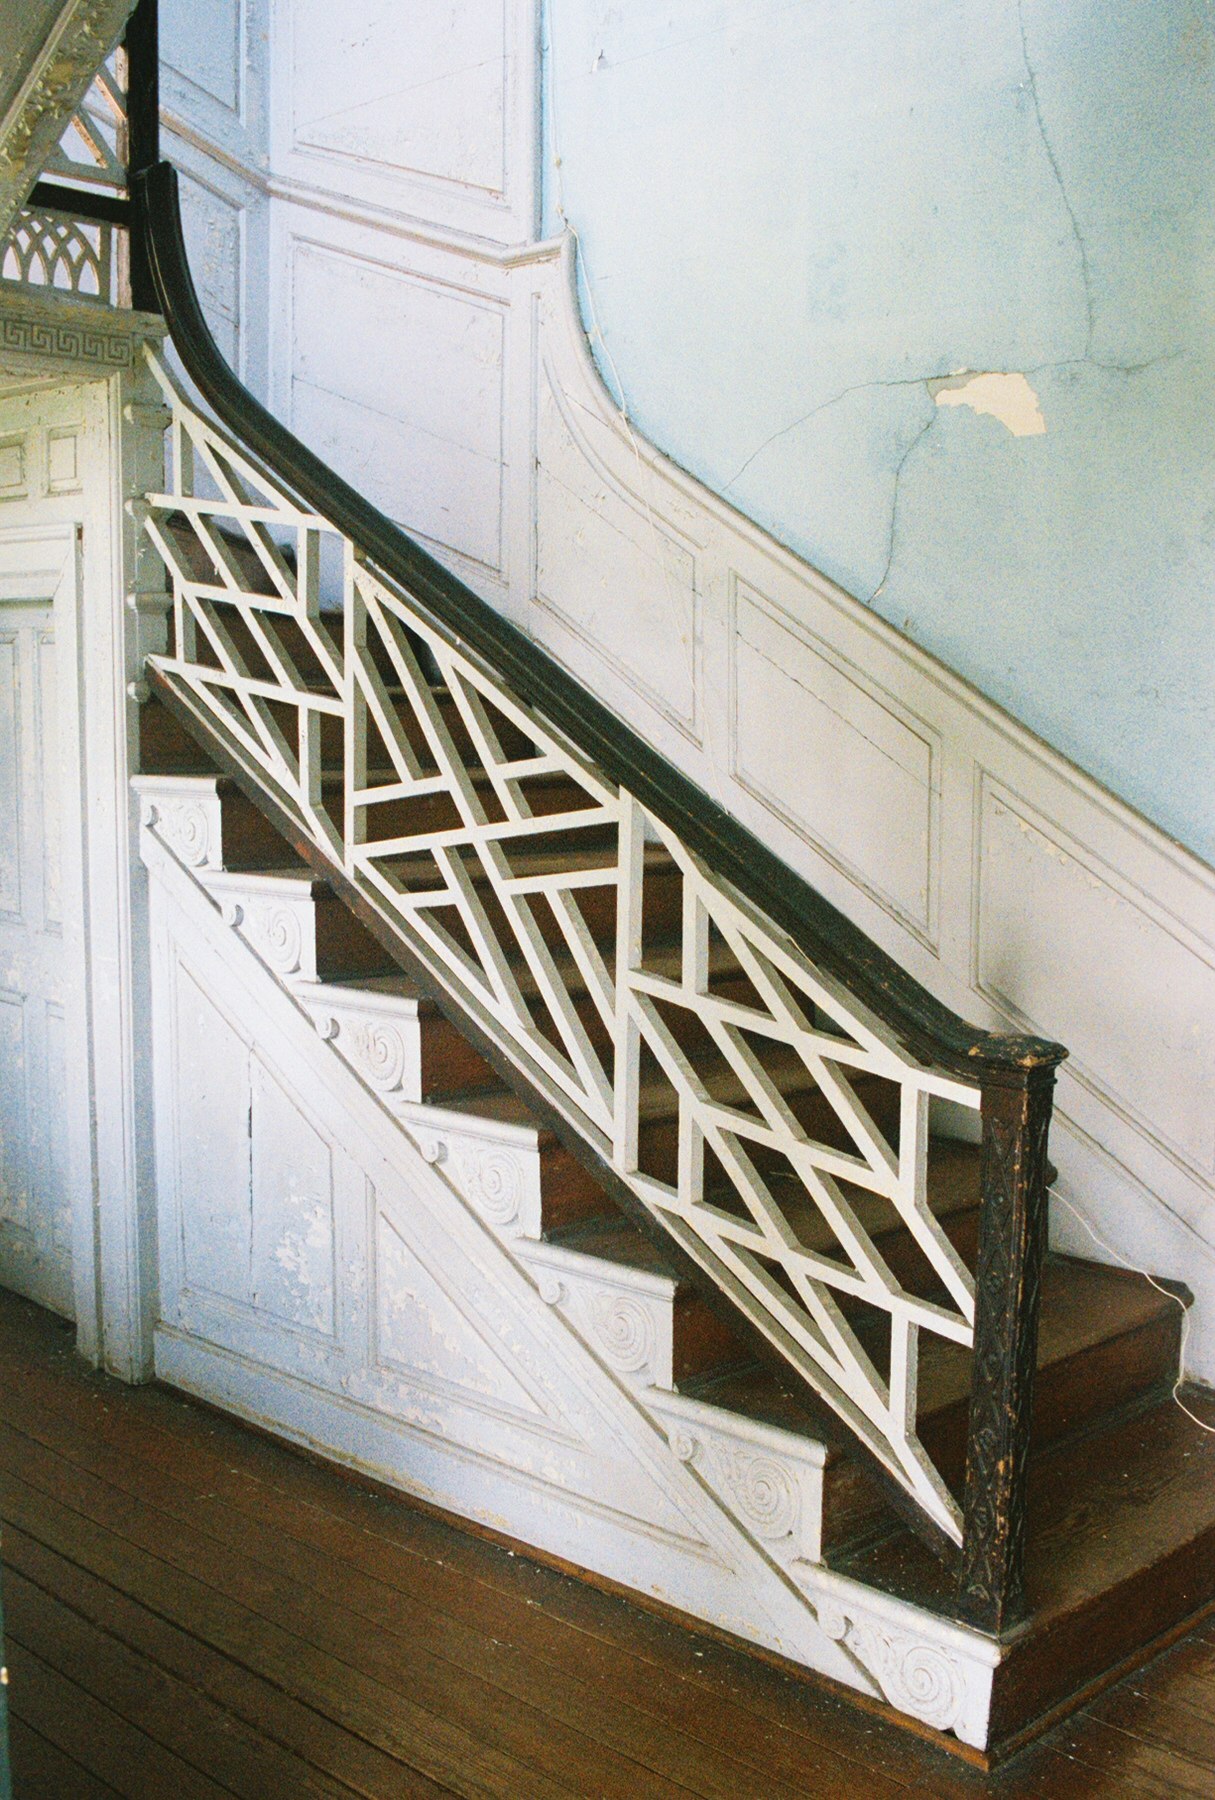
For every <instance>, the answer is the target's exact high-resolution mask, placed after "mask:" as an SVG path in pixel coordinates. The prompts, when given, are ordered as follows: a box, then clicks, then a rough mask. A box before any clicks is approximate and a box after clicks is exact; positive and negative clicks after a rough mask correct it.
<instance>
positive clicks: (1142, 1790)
mask: <svg viewBox="0 0 1215 1800" xmlns="http://www.w3.org/2000/svg"><path fill="white" fill-rule="evenodd" d="M71 1345H72V1338H71V1333H70V1331H69V1329H68V1328H67V1327H66V1326H64V1325H62V1324H61V1323H60V1322H59V1321H57V1320H53V1319H52V1318H50V1316H49V1315H48V1314H46V1313H43V1312H40V1311H39V1310H38V1309H37V1308H35V1307H32V1306H29V1305H27V1304H26V1303H25V1302H22V1301H16V1300H14V1299H12V1298H11V1297H10V1296H0V1365H2V1367H0V1494H2V1508H0V1510H2V1513H3V1519H4V1539H3V1577H2V1579H3V1600H4V1609H5V1615H6V1624H7V1629H8V1662H9V1666H10V1671H11V1681H10V1687H9V1700H10V1706H11V1711H12V1715H13V1743H12V1755H13V1765H14V1778H15V1795H16V1800H93V1797H94V1796H102V1795H105V1796H108V1795H114V1794H119V1795H126V1796H132V1797H135V1796H138V1797H140V1800H145V1797H146V1800H195V1797H197V1800H203V1797H204V1796H208V1797H209V1796H215V1795H232V1794H235V1795H242V1796H267V1797H270V1796H273V1800H296V1797H297V1796H298V1797H300V1800H307V1797H311V1796H318V1797H319V1796H339V1795H340V1796H348V1795H351V1794H357V1795H365V1796H375V1797H376V1800H402V1797H404V1796H413V1795H437V1794H460V1795H476V1796H488V1795H495V1796H497V1795H504V1796H510V1797H511V1800H545V1797H546V1796H558V1795H562V1796H568V1795H577V1796H581V1797H589V1796H613V1797H616V1796H619V1797H620V1800H642V1797H645V1796H686V1795H706V1796H708V1795H711V1796H714V1797H715V1800H745V1797H749V1796H756V1797H757V1800H760V1797H762V1800H793V1796H798V1797H799V1800H806V1797H807V1796H816V1797H821V1800H833V1797H841V1800H842V1797H846V1800H884V1797H886V1796H916V1797H917V1800H919V1797H926V1800H963V1797H967V1800H970V1797H978V1796H991V1797H992V1800H1019V1797H1020V1796H1034V1797H1036V1800H1038V1797H1040V1800H1078V1797H1080V1796H1085V1797H1095V1796H1111V1797H1113V1796H1117V1797H1118V1800H1136V1797H1137V1796H1161V1795H1174V1794H1178V1795H1181V1794H1184V1795H1190V1796H1194V1795H1199V1796H1204V1797H1206V1800H1210V1797H1211V1796H1215V1624H1212V1625H1210V1626H1207V1627H1203V1628H1200V1629H1199V1630H1197V1631H1195V1632H1194V1633H1193V1634H1192V1635H1191V1636H1190V1637H1188V1638H1187V1639H1185V1640H1184V1641H1183V1642H1181V1643H1180V1644H1178V1645H1177V1646H1176V1647H1175V1648H1173V1649H1172V1650H1170V1651H1168V1652H1167V1653H1166V1654H1165V1655H1164V1656H1162V1657H1161V1658H1160V1659H1158V1661H1157V1662H1156V1663H1155V1664H1154V1665H1153V1666H1152V1667H1151V1668H1149V1669H1148V1670H1146V1671H1144V1672H1142V1673H1141V1674H1138V1675H1135V1676H1132V1677H1130V1678H1129V1679H1127V1680H1126V1681H1124V1682H1123V1683H1122V1684H1121V1686H1119V1687H1117V1688H1115V1689H1113V1690H1111V1691H1109V1692H1108V1693H1107V1694H1105V1695H1104V1696H1102V1697H1101V1699H1099V1700H1098V1701H1097V1702H1096V1704H1095V1705H1093V1706H1090V1707H1089V1708H1088V1710H1087V1711H1086V1712H1084V1713H1083V1714H1081V1715H1080V1716H1079V1717H1078V1718H1076V1719H1073V1720H1072V1721H1071V1722H1070V1723H1068V1724H1066V1725H1064V1726H1063V1727H1061V1728H1059V1729H1058V1730H1056V1731H1055V1732H1054V1733H1053V1734H1052V1735H1051V1736H1050V1737H1049V1738H1048V1739H1046V1740H1044V1741H1043V1742H1041V1743H1040V1744H1038V1745H1036V1746H1034V1747H1033V1748H1031V1749H1030V1750H1028V1751H1027V1752H1025V1753H1023V1754H1022V1755H1021V1756H1020V1757H1018V1758H1017V1759H1016V1760H1015V1761H1013V1762H1012V1763H1010V1764H1008V1765H1007V1766H1006V1767H1005V1768H1004V1769H1003V1770H1001V1771H1000V1772H999V1773H998V1774H997V1775H995V1776H992V1777H984V1776H983V1775H981V1774H979V1773H978V1772H977V1771H976V1770H973V1769H971V1768H968V1767H967V1766H965V1765H964V1764H961V1763H959V1762H958V1761H957V1760H956V1759H954V1758H951V1757H949V1756H947V1755H944V1754H942V1753H941V1752H939V1751H937V1750H936V1749H934V1748H931V1747H929V1746H927V1745H924V1744H921V1743H918V1742H916V1741H915V1740H913V1739H909V1738H908V1737H907V1736H905V1735H904V1734H903V1733H901V1732H899V1731H897V1730H895V1729H894V1728H892V1727H890V1726H888V1725H886V1724H885V1723H883V1722H882V1721H881V1720H879V1719H876V1718H874V1717H873V1716H872V1715H871V1714H869V1713H866V1712H865V1711H864V1710H862V1709H861V1708H860V1707H858V1706H855V1705H853V1704H851V1703H849V1702H848V1701H846V1700H842V1699H840V1698H838V1697H837V1696H836V1695H835V1694H833V1693H831V1692H828V1691H825V1690H824V1689H822V1688H819V1687H815V1686H814V1685H812V1684H810V1683H807V1682H802V1681H798V1680H794V1679H792V1678H791V1677H789V1676H788V1675H786V1674H784V1673H782V1672H780V1671H777V1670H774V1669H772V1668H770V1667H767V1666H765V1665H763V1664H761V1663H758V1662H756V1661H753V1660H752V1659H750V1658H748V1657H746V1656H744V1655H742V1654H741V1653H739V1652H737V1651H735V1650H733V1649H730V1648H727V1647H725V1646H723V1645H721V1644H719V1643H717V1642H715V1641H714V1640H712V1639H710V1638H707V1637H701V1636H698V1635H696V1634H695V1633H693V1632H691V1631H687V1630H684V1629H683V1628H681V1627H680V1626H678V1625H676V1624H674V1623H672V1622H670V1621H668V1620H666V1619H662V1618H659V1617H657V1616H655V1615H653V1614H651V1613H648V1612H645V1611H643V1610H641V1609H640V1608H638V1607H636V1606H634V1605H632V1604H630V1603H628V1602H626V1601H625V1600H622V1599H620V1598H617V1597H615V1596H612V1595H608V1594H604V1593H601V1592H599V1591H597V1590H596V1589H594V1588H591V1587H589V1586H587V1585H586V1584H584V1583H582V1582H579V1581H577V1580H574V1579H573V1578H571V1577H569V1576H566V1575H563V1574H561V1573H559V1572H557V1571H556V1570H553V1569H549V1568H545V1567H541V1566H539V1565H537V1564H535V1563H533V1562H531V1561H530V1560H528V1559H527V1558H526V1557H524V1556H523V1555H521V1554H520V1555H515V1554H513V1553H512V1552H511V1551H510V1550H508V1549H505V1548H502V1547H500V1546H498V1545H496V1544H491V1543H488V1542H486V1541H484V1540H483V1539H481V1538H478V1537H475V1536H472V1535H470V1534H468V1533H466V1532H464V1531H460V1530H458V1529H456V1528H454V1527H453V1526H452V1525H450V1524H448V1523H446V1522H445V1521H442V1520H439V1519H436V1518H434V1517H433V1516H431V1515H428V1514H427V1513H424V1512H422V1511H420V1510H418V1509H416V1508H414V1507H411V1506H409V1505H407V1504H404V1503H401V1502H398V1501H395V1500H391V1499H388V1498H386V1497H385V1496H383V1495H382V1494H377V1493H375V1492H370V1491H367V1490H365V1489H363V1488H361V1487H359V1486H358V1485H356V1484H355V1483H353V1482H351V1481H350V1480H348V1479H346V1478H345V1477H343V1476H342V1475H340V1474H338V1473H336V1472H334V1471H332V1470H329V1469H327V1468H324V1467H321V1466H318V1465H316V1464H314V1463H312V1462H310V1461H308V1460H307V1459H305V1458H303V1457H300V1456H297V1455H295V1454H294V1453H293V1452H291V1451H289V1450H286V1449H283V1448H281V1447H280V1446H278V1445H277V1444H273V1443H271V1442H269V1441H268V1440H266V1439H264V1438H261V1437H259V1436H258V1435H257V1434H255V1433H253V1432H250V1431H247V1430H245V1429H244V1428H243V1427H241V1426H239V1425H237V1424H235V1423H234V1422H231V1421H229V1420H226V1419H223V1418H220V1417H218V1416H217V1415H215V1414H213V1413H210V1412H208V1411H206V1410H205V1409H203V1408H201V1407H197V1406H194V1405H192V1404H190V1403H189V1402H187V1401H185V1400H183V1399H181V1398H180V1397H178V1396H176V1395H174V1394H170V1393H167V1392H165V1391H163V1390H160V1389H154V1388H142V1389H135V1390H132V1389H129V1388H124V1387H122V1386H121V1385H120V1384H119V1383H117V1382H115V1381H111V1380H109V1379H107V1378H106V1377H104V1376H98V1375H95V1374H93V1373H91V1372H89V1371H87V1370H86V1369H84V1368H83V1367H82V1366H81V1365H80V1364H78V1363H77V1361H76V1359H75V1357H74V1355H73V1353H72V1348H71Z"/></svg>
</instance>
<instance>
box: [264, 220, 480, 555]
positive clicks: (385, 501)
mask: <svg viewBox="0 0 1215 1800" xmlns="http://www.w3.org/2000/svg"><path fill="white" fill-rule="evenodd" d="M290 267H291V316H292V319H293V322H294V333H293V340H292V346H291V358H292V361H291V412H292V422H293V424H294V427H295V429H296V430H297V431H298V432H299V434H300V436H302V437H303V438H304V439H305V440H306V441H307V442H309V443H310V444H312V445H313V447H314V448H316V449H318V450H319V451H320V452H321V454H322V455H324V456H325V457H326V458H327V459H328V460H329V461H330V462H331V463H332V464H333V466H334V467H335V468H336V469H337V470H338V472H339V473H340V474H342V475H344V476H345V477H346V479H347V480H348V481H351V482H352V483H353V484H354V485H355V486H356V487H357V488H359V490H360V492H362V493H363V494H365V495H366V496H367V498H368V499H370V500H372V501H373V502H374V503H375V504H376V505H377V506H378V507H380V508H381V509H382V510H383V511H384V512H386V513H387V514H388V515H389V517H390V518H394V519H396V520H397V521H398V522H399V523H401V524H402V525H405V526H406V527H407V528H408V529H410V530H412V531H415V532H418V533H420V534H421V535H422V536H423V537H426V538H428V539H430V540H431V541H433V542H434V543H436V544H441V545H444V546H445V547H447V548H448V549H451V550H455V551H458V552H460V553H462V554H463V555H465V556H468V557H470V558H472V559H473V560H475V561H476V562H478V563H480V564H482V565H483V566H484V567H485V568H486V569H489V570H497V569H498V568H499V566H500V564H501V559H502V546H501V536H502V480H503V469H502V457H503V437H502V406H503V363H504V345H503V312H502V308H501V307H500V306H499V305H496V304H495V303H493V302H492V301H487V300H485V299H482V298H481V297H480V296H479V295H477V294H474V293H469V292H467V291H465V290H461V289H458V288H455V287H452V286H449V285H446V284H443V283H439V282H430V281H424V280H420V279H418V278H417V277H415V276H412V275H410V274H407V273H405V272H404V271H401V270H397V269H391V268H386V267H376V266H373V265H371V264H369V263H367V262H366V261H364V260H362V259H361V258H357V257H353V256H349V255H337V254H334V253H333V252H331V251H330V250H327V249H325V248H324V247H322V246H320V245H316V244H310V243H299V242H296V243H295V244H294V245H293V248H292V252H291V265H290Z"/></svg>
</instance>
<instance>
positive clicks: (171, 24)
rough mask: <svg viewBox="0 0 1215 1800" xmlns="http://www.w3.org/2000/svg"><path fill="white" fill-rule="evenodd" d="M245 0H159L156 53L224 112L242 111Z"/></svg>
mask: <svg viewBox="0 0 1215 1800" xmlns="http://www.w3.org/2000/svg"><path fill="white" fill-rule="evenodd" d="M244 43H245V0H208V4H207V5H206V6H200V5H199V4H198V0H160V54H161V59H162V61H163V62H166V63H168V65H169V67H170V69H172V70H173V71H174V73H175V74H177V75H180V76H183V77H184V78H185V80H186V81H188V82H189V83H190V84H191V85H192V86H193V87H196V88H199V89H201V91H202V92H203V93H204V94H208V95H209V96H210V97H211V99H212V100H214V101H215V102H216V103H217V104H218V105H219V106H222V107H223V108H224V110H225V112H230V113H235V114H237V115H239V114H240V113H241V112H242V110H243V85H244V62H245V57H244Z"/></svg>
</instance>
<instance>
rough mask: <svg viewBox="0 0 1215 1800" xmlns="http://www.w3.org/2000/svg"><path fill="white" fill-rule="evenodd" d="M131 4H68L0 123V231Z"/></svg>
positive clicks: (113, 0)
mask: <svg viewBox="0 0 1215 1800" xmlns="http://www.w3.org/2000/svg"><path fill="white" fill-rule="evenodd" d="M132 10H133V5H132V0H68V4H66V5H65V6H64V7H63V10H62V11H61V13H60V15H59V20H58V23H57V24H56V26H55V27H54V29H53V30H52V31H50V32H49V33H48V34H47V36H46V38H45V40H44V42H43V44H42V46H41V48H40V50H39V52H38V55H37V56H36V58H35V60H34V62H33V64H32V65H31V67H30V69H29V72H28V74H27V75H26V78H25V80H24V82H23V83H22V85H21V88H20V90H19V91H18V93H17V96H16V98H15V99H14V101H13V103H12V105H11V106H10V107H9V110H8V112H7V114H6V115H5V117H4V119H3V121H0V231H5V230H7V229H8V226H9V224H10V222H11V220H12V217H13V214H14V213H15V212H16V210H17V208H18V207H19V206H20V205H21V203H22V201H23V200H24V199H25V197H26V195H27V194H28V193H29V190H30V188H31V186H32V185H33V183H34V181H35V180H36V179H37V177H38V174H39V171H40V170H41V168H42V166H43V164H44V163H45V162H46V159H47V157H48V156H49V155H50V154H51V151H52V150H53V149H54V148H55V145H56V144H57V143H58V141H59V138H60V135H61V133H62V131H63V128H64V126H65V125H66V123H67V121H68V119H69V118H70V117H71V115H72V113H73V112H74V111H75V109H76V107H77V106H78V105H79V104H80V102H81V100H82V99H83V98H84V95H85V93H86V91H87V89H88V86H89V83H90V82H91V81H92V79H93V76H94V75H95V74H96V72H97V70H98V68H99V67H100V65H101V64H102V62H103V61H104V60H105V58H106V57H107V56H108V55H109V53H110V51H111V50H112V49H113V48H114V45H115V44H116V43H117V41H118V38H119V35H120V34H121V31H122V28H123V26H124V25H125V24H126V22H127V18H128V16H129V14H130V13H131V11H132Z"/></svg>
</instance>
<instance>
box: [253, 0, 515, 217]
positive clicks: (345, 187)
mask: <svg viewBox="0 0 1215 1800" xmlns="http://www.w3.org/2000/svg"><path fill="white" fill-rule="evenodd" d="M275 30H276V34H277V45H276V55H277V56H278V58H279V66H281V67H283V68H284V69H286V70H288V71H289V74H288V78H287V81H286V83H285V84H284V85H285V87H286V88H287V89H288V90H289V92H288V93H287V94H286V95H285V96H284V100H283V104H282V106H281V108H280V111H279V114H278V117H277V122H276V126H275V139H274V154H273V158H272V160H273V163H274V167H275V169H276V172H277V173H279V174H280V175H281V176H283V177H284V178H285V179H286V180H288V181H289V182H291V183H292V184H294V185H296V186H299V185H301V184H302V185H303V186H304V187H307V188H312V189H314V190H316V191H317V192H318V193H327V194H330V195H334V196H342V197H350V198H351V199H353V200H354V201H355V203H356V204H361V205H363V206H364V207H372V208H380V209H382V210H383V211H385V212H388V213H395V214H397V215H406V216H409V217H412V218H415V219H426V220H433V221H434V222H435V223H437V224H440V225H443V226H446V227H448V228H451V229H454V230H458V231H463V232H468V233H475V234H477V235H478V236H479V237H482V238H488V239H491V240H494V241H496V242H499V243H519V242H521V241H526V240H527V239H529V238H530V237H531V236H532V235H533V233H534V229H535V222H536V208H537V199H538V178H537V169H536V158H535V146H536V143H537V141H538V135H539V133H538V121H539V67H538V54H537V51H538V43H539V6H538V0H471V3H470V4H466V5H463V6H460V7H457V8H454V9H453V8H450V7H449V8H446V9H443V8H426V7H421V8H412V9H410V8H406V9H401V8H391V7H389V8H385V7H383V6H380V5H376V4H373V0H349V3H348V4H346V5H343V6H340V7H335V6H332V5H329V4H327V3H326V0H296V3H295V4H294V5H292V6H290V7H283V8H277V9H276V11H275Z"/></svg>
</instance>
